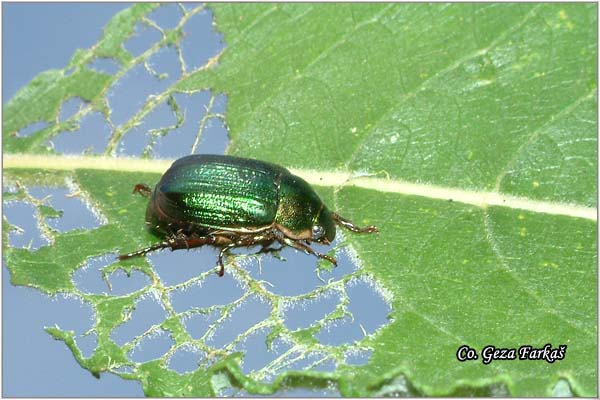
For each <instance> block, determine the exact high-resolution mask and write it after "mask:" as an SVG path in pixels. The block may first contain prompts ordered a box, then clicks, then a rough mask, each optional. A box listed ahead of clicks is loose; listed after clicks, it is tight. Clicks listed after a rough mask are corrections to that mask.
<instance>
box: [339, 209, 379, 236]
mask: <svg viewBox="0 0 600 400" xmlns="http://www.w3.org/2000/svg"><path fill="white" fill-rule="evenodd" d="M331 218H333V220H334V221H335V222H336V223H337V224H338V225H341V226H343V227H344V228H346V229H349V230H351V231H352V232H359V233H375V232H379V229H377V227H376V226H373V225H370V226H367V227H365V228H359V227H358V226H356V225H354V223H353V222H352V221H350V220H348V219H346V218H344V217H342V216H341V215H339V214H336V213H334V212H333V211H332V212H331Z"/></svg>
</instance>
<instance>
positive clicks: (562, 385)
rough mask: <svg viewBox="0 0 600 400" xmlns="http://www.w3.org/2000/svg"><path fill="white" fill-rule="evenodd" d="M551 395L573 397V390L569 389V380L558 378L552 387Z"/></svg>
mask: <svg viewBox="0 0 600 400" xmlns="http://www.w3.org/2000/svg"><path fill="white" fill-rule="evenodd" d="M552 397H573V391H572V390H571V385H569V381H567V380H566V379H564V378H560V379H559V380H558V382H556V385H554V387H553V388H552Z"/></svg>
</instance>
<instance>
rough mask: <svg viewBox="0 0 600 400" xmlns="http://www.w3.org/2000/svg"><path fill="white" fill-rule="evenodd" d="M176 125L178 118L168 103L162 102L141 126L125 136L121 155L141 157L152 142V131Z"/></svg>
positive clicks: (120, 149)
mask: <svg viewBox="0 0 600 400" xmlns="http://www.w3.org/2000/svg"><path fill="white" fill-rule="evenodd" d="M176 123H177V118H176V116H175V114H174V113H173V110H171V107H170V106H169V105H168V104H167V102H166V101H164V102H162V103H161V104H159V105H158V106H157V107H156V108H154V109H153V110H152V111H151V112H150V113H149V114H148V115H146V117H144V119H143V121H142V123H141V124H140V125H139V126H136V127H135V128H134V129H132V130H131V131H130V132H128V133H127V134H126V135H125V137H124V138H123V139H122V140H121V144H120V146H119V153H120V154H123V155H132V156H137V155H141V154H142V153H143V151H144V149H145V148H146V146H147V145H148V143H149V142H150V139H151V133H150V132H151V131H153V130H160V129H166V128H167V127H169V126H174V125H175V124H176ZM165 133H166V132H165Z"/></svg>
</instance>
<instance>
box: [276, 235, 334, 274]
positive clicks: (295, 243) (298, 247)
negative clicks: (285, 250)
mask: <svg viewBox="0 0 600 400" xmlns="http://www.w3.org/2000/svg"><path fill="white" fill-rule="evenodd" d="M283 241H284V243H285V244H287V245H288V246H291V247H293V248H295V249H296V250H300V251H303V252H305V253H306V254H312V255H314V256H316V257H319V258H322V259H324V260H327V261H329V262H330V263H332V264H333V265H335V266H336V267H337V260H336V259H335V258H333V257H330V256H328V255H327V254H321V253H319V252H318V251H315V250H314V249H313V248H312V247H310V246H308V245H306V244H304V243H302V242H299V241H295V240H292V239H288V238H285V239H283Z"/></svg>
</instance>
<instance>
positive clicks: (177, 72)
mask: <svg viewBox="0 0 600 400" xmlns="http://www.w3.org/2000/svg"><path fill="white" fill-rule="evenodd" d="M148 67H149V68H150V71H151V72H152V73H153V74H155V77H156V78H157V79H159V80H160V81H161V82H163V81H164V82H168V84H169V85H172V84H173V83H174V82H175V81H176V80H177V79H179V78H180V76H181V65H180V64H179V58H178V55H177V50H176V49H175V47H172V46H168V47H164V48H162V49H160V50H159V51H157V52H156V53H154V54H153V55H152V56H151V57H150V58H148Z"/></svg>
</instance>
